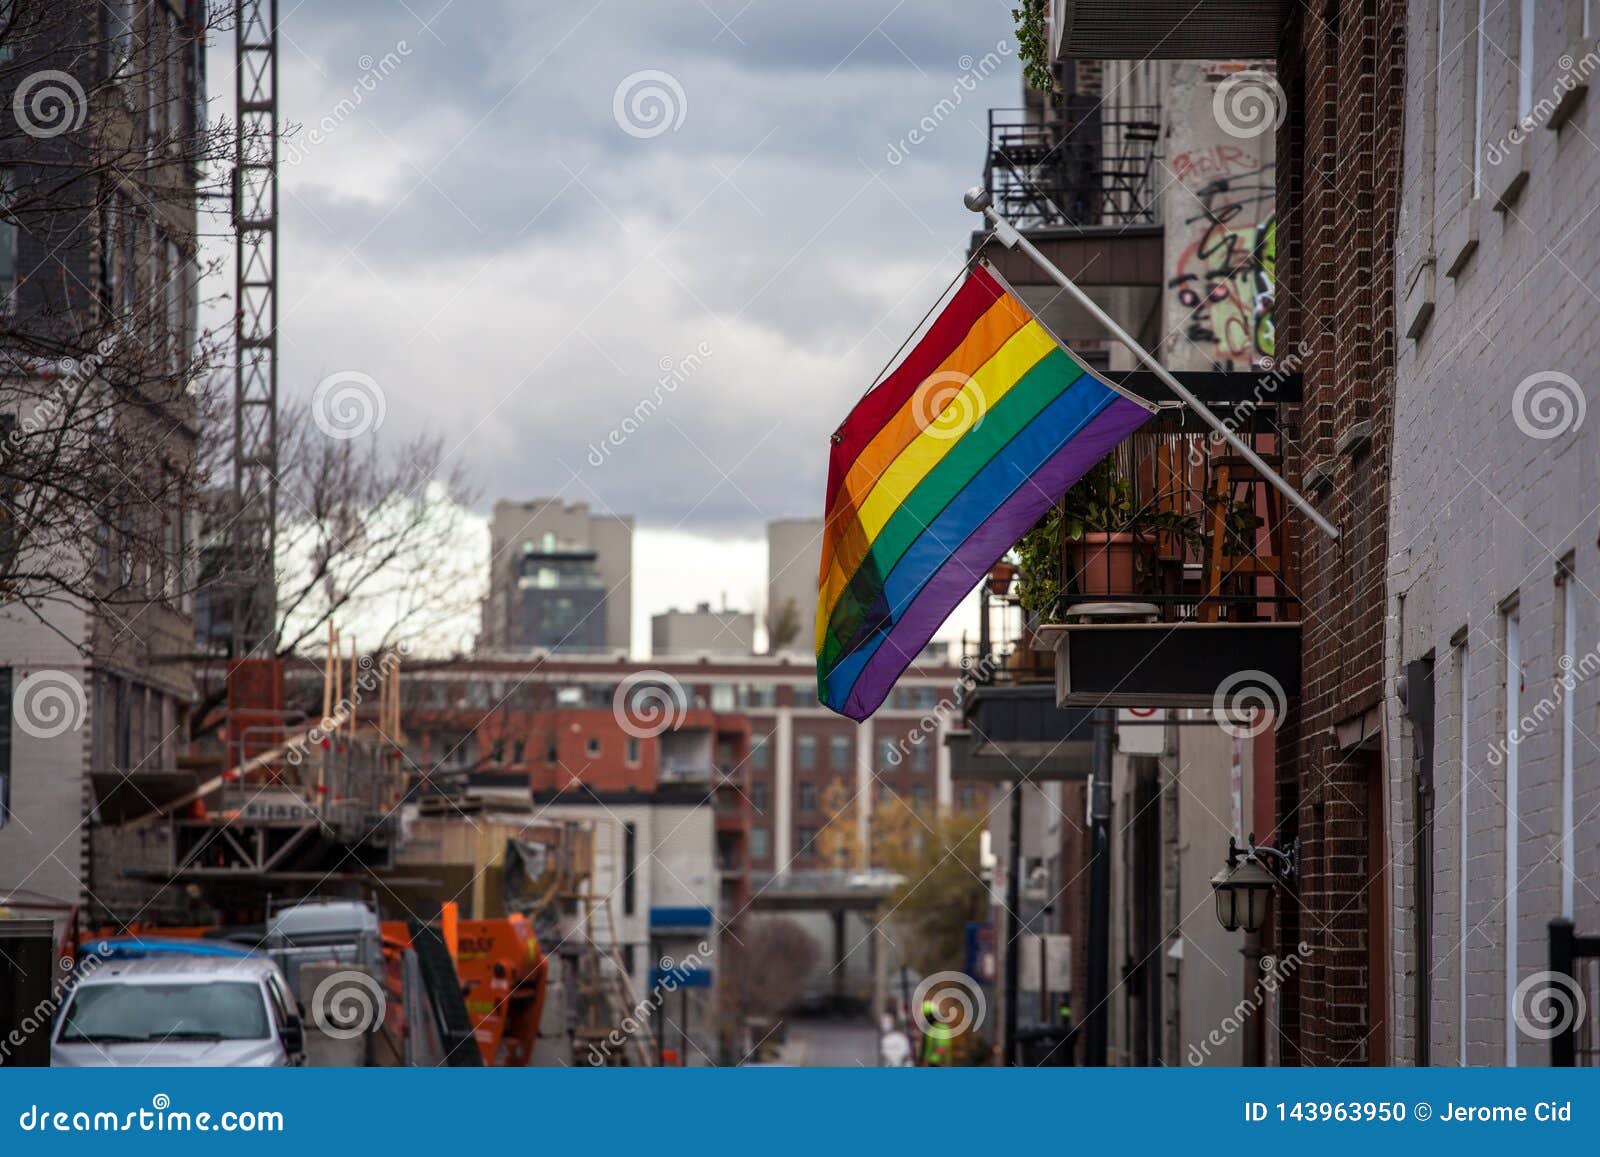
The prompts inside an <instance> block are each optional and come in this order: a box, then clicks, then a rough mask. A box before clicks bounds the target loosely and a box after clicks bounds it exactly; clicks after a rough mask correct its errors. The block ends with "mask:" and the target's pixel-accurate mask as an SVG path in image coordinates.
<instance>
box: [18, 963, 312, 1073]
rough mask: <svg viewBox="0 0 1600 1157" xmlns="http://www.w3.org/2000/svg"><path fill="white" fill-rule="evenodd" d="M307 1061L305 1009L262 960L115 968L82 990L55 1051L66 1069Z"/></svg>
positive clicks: (105, 968) (63, 1020) (84, 982)
mask: <svg viewBox="0 0 1600 1157" xmlns="http://www.w3.org/2000/svg"><path fill="white" fill-rule="evenodd" d="M304 1062H305V1033H304V1029H303V1028H302V1026H301V1023H300V1016H299V1012H298V1010H297V1008H296V1006H295V1003H294V1001H293V1000H291V999H290V998H289V990H288V987H287V986H286V985H285V984H284V981H283V974H282V973H281V972H280V971H279V970H278V966H277V965H275V964H273V963H272V961H270V960H268V959H267V958H266V957H263V956H185V955H174V956H147V957H143V958H141V959H134V960H112V961H108V962H107V963H105V964H102V965H100V967H99V968H97V969H96V970H95V971H94V972H92V973H89V974H88V975H86V976H84V977H83V978H82V979H80V980H79V981H78V983H77V985H76V986H75V987H74V988H73V990H72V993H71V995H70V996H69V997H68V999H67V1003H66V1006H65V1007H64V1008H63V1009H62V1010H61V1014H60V1016H58V1017H57V1019H56V1027H55V1035H54V1036H53V1037H52V1038H51V1046H50V1063H51V1064H52V1065H57V1066H63V1067H85V1066H106V1065H114V1066H122V1065H174V1066H196V1065H199V1066H210V1067H217V1068H242V1067H252V1066H272V1065H299V1064H303V1063H304Z"/></svg>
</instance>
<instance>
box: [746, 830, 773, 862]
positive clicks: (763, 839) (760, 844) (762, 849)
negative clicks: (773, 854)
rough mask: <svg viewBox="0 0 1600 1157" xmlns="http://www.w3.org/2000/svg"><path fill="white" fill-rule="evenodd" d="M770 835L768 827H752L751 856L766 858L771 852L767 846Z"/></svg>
mask: <svg viewBox="0 0 1600 1157" xmlns="http://www.w3.org/2000/svg"><path fill="white" fill-rule="evenodd" d="M767 841H768V835H767V829H766V828H751V829H750V858H751V859H752V860H764V859H766V858H767V856H768V855H769V854H770V851H769V848H768V846H767Z"/></svg>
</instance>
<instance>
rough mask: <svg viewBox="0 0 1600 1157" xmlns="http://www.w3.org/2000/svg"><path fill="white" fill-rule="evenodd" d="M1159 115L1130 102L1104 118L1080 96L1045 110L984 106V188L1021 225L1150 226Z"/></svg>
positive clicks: (1154, 198)
mask: <svg viewBox="0 0 1600 1157" xmlns="http://www.w3.org/2000/svg"><path fill="white" fill-rule="evenodd" d="M1160 116H1161V110H1160V109H1159V107H1157V106H1148V107H1142V106H1136V107H1131V108H1125V109H1119V110H1117V119H1106V118H1105V117H1104V116H1103V115H1102V112H1101V108H1100V103H1099V100H1098V99H1097V98H1086V97H1079V96H1071V97H1068V98H1067V100H1066V103H1065V104H1064V105H1063V106H1062V107H1061V108H1059V109H1053V110H1048V111H1045V112H1041V111H1039V110H1037V109H1012V108H997V109H990V110H989V154H988V158H987V160H986V161H985V163H984V187H985V188H987V189H988V190H989V192H990V194H991V195H992V196H993V197H994V203H995V207H996V208H997V209H999V210H1000V212H1001V213H1003V214H1004V215H1005V216H1007V217H1009V218H1010V219H1011V220H1012V221H1014V222H1016V223H1017V224H1018V225H1021V226H1023V227H1024V228H1027V227H1042V226H1063V225H1064V226H1087V225H1135V224H1150V223H1153V222H1155V221H1156V220H1157V219H1158V212H1157V210H1158V205H1157V192H1158V185H1157V183H1156V180H1155V172H1156V167H1157V166H1156V158H1157V157H1158V156H1159V153H1160V147H1161V119H1160Z"/></svg>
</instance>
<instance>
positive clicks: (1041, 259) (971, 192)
mask: <svg viewBox="0 0 1600 1157" xmlns="http://www.w3.org/2000/svg"><path fill="white" fill-rule="evenodd" d="M965 201H966V205H967V208H968V209H971V210H972V211H973V212H974V213H982V214H983V215H984V217H985V219H987V220H988V222H989V224H990V225H991V226H993V227H994V238H995V240H996V241H998V242H1000V244H1002V245H1004V246H1005V247H1006V248H1007V249H1021V250H1022V252H1024V253H1026V254H1027V255H1028V257H1029V258H1030V259H1031V260H1032V261H1033V263H1034V264H1035V265H1037V266H1038V267H1039V268H1040V269H1042V270H1044V271H1045V272H1046V273H1047V274H1049V275H1050V280H1052V281H1054V282H1055V283H1056V284H1057V285H1059V286H1060V287H1061V288H1062V289H1064V290H1066V291H1067V292H1068V293H1070V294H1071V295H1072V297H1073V299H1074V300H1075V301H1077V303H1078V304H1079V305H1081V306H1083V308H1084V309H1086V310H1088V311H1089V313H1090V315H1091V316H1093V317H1094V318H1095V320H1097V321H1098V322H1099V323H1100V324H1101V325H1103V326H1105V327H1106V329H1108V330H1110V331H1111V336H1112V337H1114V338H1116V339H1117V340H1118V341H1119V342H1121V343H1122V344H1123V345H1124V346H1125V347H1127V349H1128V352H1130V353H1131V354H1133V356H1134V357H1136V358H1138V359H1139V360H1140V361H1141V362H1143V363H1144V364H1145V365H1146V366H1148V367H1149V368H1150V370H1151V372H1152V373H1154V374H1155V375H1156V377H1158V378H1160V379H1161V380H1162V382H1164V383H1165V384H1166V387H1167V389H1169V390H1171V391H1172V393H1173V396H1174V397H1176V398H1178V399H1179V400H1180V401H1182V402H1183V403H1184V405H1186V406H1188V407H1189V408H1190V409H1191V410H1193V411H1194V412H1195V413H1196V414H1198V415H1200V418H1201V420H1202V421H1204V422H1205V423H1206V425H1208V426H1210V427H1211V428H1212V429H1213V430H1214V431H1216V433H1217V436H1218V437H1220V438H1221V439H1222V440H1223V441H1225V442H1226V443H1227V444H1228V445H1230V446H1232V447H1233V448H1234V449H1235V450H1237V451H1238V452H1239V454H1240V455H1241V456H1242V457H1243V458H1244V459H1245V461H1247V462H1249V463H1250V465H1252V466H1254V467H1255V468H1256V469H1257V470H1258V471H1260V472H1261V476H1262V477H1263V478H1265V479H1266V480H1267V481H1268V482H1270V483H1271V484H1272V485H1273V486H1274V487H1276V488H1277V489H1278V491H1279V492H1280V493H1282V494H1283V496H1284V497H1285V498H1287V499H1288V500H1289V501H1290V502H1292V503H1294V504H1295V506H1297V507H1299V509H1300V511H1301V512H1302V513H1303V514H1304V515H1305V516H1306V517H1307V518H1309V519H1310V520H1311V521H1312V522H1314V523H1316V525H1317V528H1318V529H1319V530H1321V531H1322V532H1323V533H1324V534H1326V535H1327V536H1328V537H1330V538H1334V539H1337V538H1338V537H1339V528H1338V527H1336V526H1334V525H1333V523H1331V522H1329V521H1328V520H1327V519H1326V518H1324V517H1322V515H1321V514H1319V513H1317V510H1316V508H1315V507H1314V506H1312V505H1311V503H1310V502H1309V501H1307V500H1306V498H1305V496H1304V495H1302V494H1301V493H1300V492H1299V491H1298V490H1296V489H1295V488H1294V487H1293V486H1290V485H1289V484H1288V483H1287V482H1285V481H1284V480H1283V478H1282V477H1280V476H1279V474H1278V472H1277V471H1276V470H1274V469H1273V468H1272V467H1271V466H1268V465H1267V464H1266V463H1265V462H1263V461H1262V460H1261V456H1260V455H1259V454H1257V453H1256V452H1255V451H1254V450H1252V449H1251V448H1250V446H1249V444H1248V443H1246V442H1245V441H1244V439H1243V438H1240V437H1239V436H1238V435H1237V434H1235V433H1234V432H1233V431H1232V430H1230V429H1229V428H1228V425H1227V423H1226V422H1224V421H1223V420H1222V419H1221V418H1218V417H1217V416H1216V415H1215V414H1213V413H1212V412H1211V408H1210V407H1209V406H1207V405H1205V404H1204V403H1202V402H1201V401H1200V399H1199V398H1197V397H1195V396H1194V395H1193V394H1191V393H1190V392H1189V391H1188V390H1187V389H1186V388H1185V387H1184V386H1183V384H1182V383H1181V382H1179V381H1178V379H1177V378H1175V377H1173V376H1172V373H1171V372H1170V371H1169V370H1168V369H1167V368H1166V367H1165V366H1163V365H1162V364H1161V363H1160V362H1159V361H1157V360H1156V358H1155V355H1154V354H1152V353H1150V352H1149V351H1148V350H1146V349H1145V348H1144V346H1142V345H1140V344H1139V343H1138V342H1137V341H1135V340H1134V338H1133V335H1132V334H1130V333H1128V331H1127V330H1125V329H1123V328H1122V327H1121V326H1120V325H1118V324H1117V323H1116V321H1115V320H1113V319H1112V317H1111V315H1110V314H1108V313H1106V311H1105V310H1103V309H1101V308H1100V306H1099V305H1098V304H1097V303H1096V302H1095V300H1094V299H1093V298H1091V297H1090V296H1089V295H1088V294H1087V293H1085V292H1084V291H1083V290H1081V289H1079V288H1078V287H1077V285H1075V284H1074V283H1073V281H1072V278H1070V277H1068V276H1067V275H1066V274H1065V273H1062V272H1061V270H1059V269H1057V268H1056V266H1055V263H1054V262H1052V261H1051V260H1050V259H1049V258H1048V257H1046V256H1045V255H1044V254H1043V253H1040V252H1039V250H1038V248H1037V247H1036V246H1035V245H1034V244H1033V242H1031V241H1029V240H1028V239H1027V238H1026V237H1024V236H1023V235H1022V234H1021V232H1019V231H1018V229H1017V227H1016V226H1015V225H1013V224H1012V223H1011V222H1010V221H1007V220H1006V219H1005V218H1004V217H1002V216H1001V215H1000V214H999V213H998V212H996V211H995V208H994V203H993V198H992V197H990V195H989V191H988V190H987V189H984V188H981V187H980V188H972V189H968V190H967V195H966V198H965Z"/></svg>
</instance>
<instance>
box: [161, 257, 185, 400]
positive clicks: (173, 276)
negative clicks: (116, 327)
mask: <svg viewBox="0 0 1600 1157" xmlns="http://www.w3.org/2000/svg"><path fill="white" fill-rule="evenodd" d="M187 273H188V265H187V263H186V262H185V261H184V259H183V251H182V250H181V249H179V248H178V244H177V242H175V241H168V242H167V260H166V277H167V280H166V283H165V284H166V288H165V292H164V304H165V307H166V314H167V334H166V338H167V352H168V359H169V363H168V364H169V365H170V366H171V369H172V372H173V373H174V374H178V373H182V372H183V368H184V366H185V365H186V364H187V363H188V360H189V344H188V334H187V333H185V332H184V331H185V311H186V309H187V307H188V303H189V290H188V279H187Z"/></svg>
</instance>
